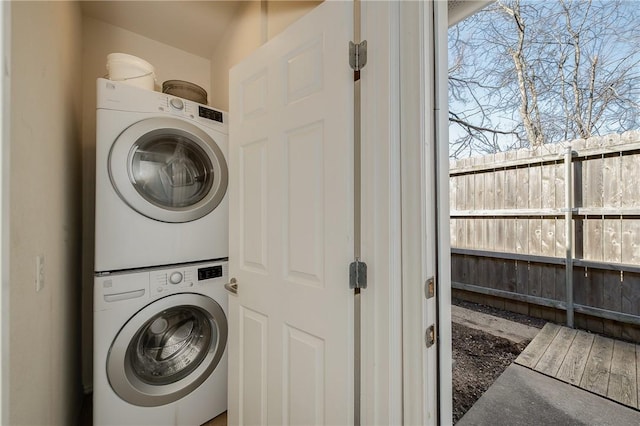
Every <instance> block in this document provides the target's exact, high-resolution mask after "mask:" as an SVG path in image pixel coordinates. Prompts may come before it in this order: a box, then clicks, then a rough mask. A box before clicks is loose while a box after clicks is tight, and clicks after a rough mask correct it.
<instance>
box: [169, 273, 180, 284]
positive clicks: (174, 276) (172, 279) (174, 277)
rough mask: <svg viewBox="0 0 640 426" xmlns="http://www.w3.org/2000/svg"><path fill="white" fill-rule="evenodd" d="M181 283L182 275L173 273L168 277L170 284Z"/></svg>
mask: <svg viewBox="0 0 640 426" xmlns="http://www.w3.org/2000/svg"><path fill="white" fill-rule="evenodd" d="M181 281H182V273H181V272H174V273H172V274H171V275H170V276H169V282H170V283H171V284H180V282H181Z"/></svg>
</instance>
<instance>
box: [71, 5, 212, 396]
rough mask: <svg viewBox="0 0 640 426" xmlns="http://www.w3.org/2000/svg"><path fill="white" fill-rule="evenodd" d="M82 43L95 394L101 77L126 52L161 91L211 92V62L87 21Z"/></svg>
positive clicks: (85, 299)
mask: <svg viewBox="0 0 640 426" xmlns="http://www.w3.org/2000/svg"><path fill="white" fill-rule="evenodd" d="M82 40H83V49H82V87H83V103H82V105H83V113H82V161H83V184H82V211H83V222H82V256H83V259H82V288H83V292H82V308H83V313H82V360H83V362H82V364H83V368H82V379H83V383H84V385H85V388H86V389H85V390H89V389H90V387H91V384H92V371H93V369H92V336H93V332H92V328H93V310H92V309H93V308H92V307H93V253H94V246H93V245H94V226H95V224H94V220H93V218H94V203H95V197H94V193H95V132H96V130H95V129H96V78H98V77H104V76H105V75H106V74H107V69H106V62H107V55H108V54H109V53H113V52H121V53H128V54H131V55H135V56H138V57H140V58H143V59H145V60H146V61H148V62H149V63H151V64H152V65H153V66H154V67H155V69H156V79H157V86H158V87H157V88H159V90H161V85H162V82H163V81H166V80H173V79H178V80H186V81H190V82H192V83H195V84H197V85H199V86H201V87H203V88H205V90H207V89H208V88H209V87H210V86H211V80H210V78H211V71H210V67H211V62H210V61H209V59H205V58H202V57H199V56H196V55H193V54H191V53H187V52H185V51H183V50H179V49H176V48H175V47H171V46H168V45H166V44H163V43H160V42H157V41H155V40H151V39H149V38H146V37H143V36H141V35H138V34H136V33H133V32H131V31H127V30H125V29H123V28H120V27H116V26H114V25H111V24H107V23H105V22H102V21H99V20H96V19H93V18H90V17H86V16H85V17H84V18H83V27H82Z"/></svg>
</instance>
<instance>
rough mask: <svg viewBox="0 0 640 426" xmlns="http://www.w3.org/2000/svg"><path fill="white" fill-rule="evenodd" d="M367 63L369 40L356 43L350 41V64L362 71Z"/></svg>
mask: <svg viewBox="0 0 640 426" xmlns="http://www.w3.org/2000/svg"><path fill="white" fill-rule="evenodd" d="M366 64H367V40H363V41H362V42H360V43H358V44H355V43H354V42H352V41H350V42H349V65H351V68H353V70H354V71H360V70H361V69H362V68H364V66H365V65H366Z"/></svg>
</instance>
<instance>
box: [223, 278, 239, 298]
mask: <svg viewBox="0 0 640 426" xmlns="http://www.w3.org/2000/svg"><path fill="white" fill-rule="evenodd" d="M224 288H226V289H227V291H228V292H229V293H231V294H235V295H237V294H238V282H237V281H236V279H235V278H231V280H229V282H228V283H226V284H225V285H224Z"/></svg>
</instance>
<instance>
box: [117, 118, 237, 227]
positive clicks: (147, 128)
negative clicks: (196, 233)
mask: <svg viewBox="0 0 640 426" xmlns="http://www.w3.org/2000/svg"><path fill="white" fill-rule="evenodd" d="M108 161H109V176H110V178H111V182H112V183H113V186H114V188H115V190H116V192H117V193H118V194H119V195H120V198H122V200H123V201H124V202H125V203H127V204H128V205H129V206H130V207H131V208H133V209H134V210H136V211H137V212H139V213H140V214H143V215H145V216H147V217H149V218H151V219H155V220H158V221H162V222H189V221H192V220H196V219H199V218H201V217H203V216H205V215H207V214H208V213H210V212H211V211H212V210H213V209H215V208H216V207H217V206H218V204H220V202H221V201H222V199H223V198H224V195H225V193H226V191H227V180H228V172H227V163H226V161H225V159H224V154H223V152H222V150H221V149H220V147H219V146H218V144H216V142H215V141H214V140H213V139H212V138H211V137H210V136H209V135H208V134H207V133H205V132H204V131H203V130H201V129H200V128H198V127H197V126H195V125H193V124H191V123H188V122H186V121H182V120H178V119H175V118H160V117H156V118H149V119H146V120H142V121H139V122H137V123H135V124H133V125H131V126H130V127H128V128H127V129H125V130H124V131H123V132H122V133H121V134H120V136H118V138H117V139H116V141H115V143H114V144H113V146H112V148H111V152H110V153H109V160H108Z"/></svg>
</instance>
